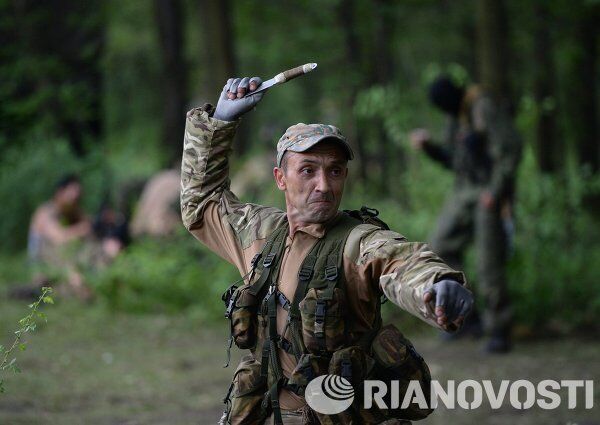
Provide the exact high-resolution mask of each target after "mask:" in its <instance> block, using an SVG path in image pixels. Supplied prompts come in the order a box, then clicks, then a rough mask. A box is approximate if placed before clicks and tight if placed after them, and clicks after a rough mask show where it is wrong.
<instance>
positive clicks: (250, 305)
mask: <svg viewBox="0 0 600 425" xmlns="http://www.w3.org/2000/svg"><path fill="white" fill-rule="evenodd" d="M250 288H251V286H250V285H243V286H240V287H239V288H237V289H236V290H235V292H234V293H233V296H232V309H231V312H230V318H229V320H230V321H231V336H232V337H233V341H234V342H235V345H236V346H238V347H239V348H241V349H246V348H252V347H254V346H255V345H256V332H257V326H258V323H257V314H256V311H257V309H258V299H257V297H256V296H255V295H253V294H252V293H251V292H250V291H249V290H250Z"/></svg>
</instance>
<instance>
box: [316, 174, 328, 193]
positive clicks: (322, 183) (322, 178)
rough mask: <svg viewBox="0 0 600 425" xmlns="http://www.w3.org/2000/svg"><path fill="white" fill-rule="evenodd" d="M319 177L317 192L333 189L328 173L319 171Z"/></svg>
mask: <svg viewBox="0 0 600 425" xmlns="http://www.w3.org/2000/svg"><path fill="white" fill-rule="evenodd" d="M317 178H318V181H317V186H316V187H315V190H316V191H317V192H322V193H328V192H329V191H331V184H330V183H329V179H328V178H327V174H325V173H319V175H318V177H317Z"/></svg>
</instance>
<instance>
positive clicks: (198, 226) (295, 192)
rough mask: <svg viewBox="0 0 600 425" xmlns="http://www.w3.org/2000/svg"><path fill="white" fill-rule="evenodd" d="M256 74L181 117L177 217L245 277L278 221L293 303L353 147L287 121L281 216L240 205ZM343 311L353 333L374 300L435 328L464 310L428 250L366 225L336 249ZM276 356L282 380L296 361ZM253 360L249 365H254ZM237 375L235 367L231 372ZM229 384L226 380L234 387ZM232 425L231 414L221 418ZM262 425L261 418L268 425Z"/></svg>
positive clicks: (285, 281) (289, 416)
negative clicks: (238, 156)
mask: <svg viewBox="0 0 600 425" xmlns="http://www.w3.org/2000/svg"><path fill="white" fill-rule="evenodd" d="M260 83H261V81H260V79H259V78H256V77H254V78H252V79H248V78H243V79H239V78H238V79H230V80H228V82H227V84H226V85H225V86H224V88H223V91H222V93H221V96H220V99H219V102H218V104H217V107H216V109H215V108H213V107H212V106H211V105H205V106H203V107H201V108H196V109H193V110H191V111H190V112H189V113H188V114H187V120H186V128H185V139H184V149H183V151H184V152H183V161H182V170H181V209H182V218H183V222H184V224H185V226H186V227H187V228H188V230H189V231H190V232H191V233H192V234H193V235H194V236H195V237H196V238H197V239H198V240H200V241H201V242H202V243H204V244H205V245H206V246H208V247H209V248H210V249H211V250H212V251H214V252H215V253H217V254H218V255H220V256H221V257H222V258H223V259H225V260H226V261H228V262H230V263H231V264H233V265H235V266H236V267H237V268H238V270H239V271H240V274H241V275H242V276H248V274H249V271H250V270H251V268H252V265H251V263H252V259H253V258H254V257H255V255H256V254H257V253H260V252H261V250H262V249H263V246H264V245H265V243H266V241H267V239H268V238H269V236H270V235H271V234H272V233H273V231H274V230H275V229H276V228H278V227H279V226H280V225H281V224H282V223H284V222H285V220H287V221H288V224H289V233H288V234H287V237H286V238H285V248H284V251H283V258H282V259H281V260H280V264H281V268H280V270H279V275H278V278H277V285H278V288H277V290H278V291H280V292H281V293H283V294H284V295H285V296H286V297H287V299H289V300H292V299H293V296H294V292H295V289H296V287H297V285H298V280H297V279H298V272H299V268H300V265H301V264H302V261H303V260H304V258H305V257H306V256H307V253H308V252H309V251H310V250H311V248H312V247H313V246H314V245H315V244H316V243H317V242H318V241H319V239H321V238H323V237H324V235H325V234H326V232H327V230H328V226H330V225H332V224H335V221H336V220H337V219H338V217H339V216H340V214H341V213H340V212H339V211H338V206H339V204H340V201H341V197H342V193H343V188H344V182H345V181H346V177H347V174H348V168H347V161H348V160H350V159H352V156H353V154H352V151H351V149H350V146H349V145H348V143H347V142H346V139H345V138H344V136H343V135H342V134H341V133H340V131H339V130H338V129H337V128H336V127H334V126H330V125H324V124H310V125H306V124H302V123H300V124H296V125H294V126H292V127H290V128H289V129H288V130H287V131H286V132H285V134H284V135H283V136H282V137H281V139H280V140H279V143H278V144H277V166H276V167H275V168H274V170H273V173H274V177H275V182H276V184H277V187H278V188H279V189H280V190H281V191H283V192H284V195H285V200H286V211H281V210H279V209H277V208H272V207H267V206H262V205H256V204H249V203H243V202H241V201H240V200H239V199H238V198H237V197H236V196H235V195H234V194H233V193H232V192H231V191H230V190H229V154H230V152H231V149H232V148H231V147H232V142H233V138H234V135H235V132H236V129H237V126H238V124H239V119H238V118H239V117H240V116H241V115H243V114H244V113H246V112H248V111H249V110H251V109H252V108H253V107H254V106H255V105H256V104H257V103H258V102H259V101H260V100H261V98H262V96H263V94H262V93H257V94H256V95H254V96H249V97H243V96H244V95H245V94H246V93H247V92H248V91H253V90H255V89H256V87H258V86H259V85H260ZM343 273H344V275H345V278H346V284H345V285H346V287H345V291H346V294H347V295H346V297H347V300H348V301H347V302H348V308H349V309H350V310H351V312H350V314H351V317H352V319H353V323H354V326H355V329H356V330H357V332H368V331H369V330H370V329H371V328H372V327H373V326H374V325H373V324H374V323H375V322H376V317H375V315H376V314H377V310H376V309H375V308H374V306H375V305H376V304H378V303H379V299H380V296H381V295H382V294H385V296H386V297H387V298H389V299H390V300H391V301H392V302H393V303H395V304H397V305H398V306H400V307H401V308H403V309H404V310H406V311H408V312H409V313H411V314H413V315H415V316H417V317H419V318H420V319H422V320H424V321H425V322H427V323H429V324H431V325H432V326H436V327H438V328H442V329H446V330H452V329H457V328H458V327H459V326H460V325H461V324H462V320H463V319H464V317H465V316H466V315H467V314H468V312H469V311H470V309H471V306H472V295H471V293H470V291H469V290H467V289H466V288H465V287H464V286H463V285H464V284H465V279H464V276H463V274H462V273H461V272H459V271H455V270H453V269H452V268H450V267H448V266H447V265H446V264H445V263H443V262H442V261H441V260H440V258H439V257H438V256H437V255H436V254H434V253H433V252H432V251H431V250H430V249H429V248H428V246H427V245H425V244H423V243H415V242H408V241H407V240H406V238H404V237H403V236H402V235H400V234H399V233H396V232H392V231H386V230H381V229H379V228H375V226H369V225H359V226H357V227H355V228H354V229H353V230H352V231H351V233H350V235H349V237H348V239H347V241H346V243H345V245H344V247H343ZM287 315H288V311H287V310H285V309H284V308H283V307H282V306H278V307H277V314H276V324H277V331H278V333H279V335H281V336H282V337H286V336H287V334H286V332H287V328H286V318H287ZM276 355H277V356H279V361H280V365H281V368H282V369H283V373H284V374H285V376H286V377H289V376H290V374H291V373H292V371H293V370H294V367H295V366H296V359H295V357H294V356H292V355H290V354H289V353H288V352H286V351H284V350H278V352H277V354H276ZM260 360H261V358H260V355H259V356H257V358H251V359H250V360H249V361H250V362H253V363H256V362H260ZM238 370H239V369H238ZM234 384H235V381H234ZM279 405H280V407H281V410H282V416H283V419H284V423H285V424H301V423H304V422H303V419H302V415H303V414H305V415H306V402H305V400H304V398H303V397H301V396H299V395H297V394H295V393H294V392H291V391H289V390H287V389H282V390H281V392H280V393H279ZM230 420H231V422H232V423H238V422H236V418H230ZM268 423H270V422H268Z"/></svg>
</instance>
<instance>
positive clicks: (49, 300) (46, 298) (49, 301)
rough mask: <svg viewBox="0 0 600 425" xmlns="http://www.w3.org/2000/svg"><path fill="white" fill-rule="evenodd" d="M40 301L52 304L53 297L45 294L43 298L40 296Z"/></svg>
mask: <svg viewBox="0 0 600 425" xmlns="http://www.w3.org/2000/svg"><path fill="white" fill-rule="evenodd" d="M42 301H43V302H44V303H45V304H54V299H53V298H52V297H49V296H45V297H44V298H42Z"/></svg>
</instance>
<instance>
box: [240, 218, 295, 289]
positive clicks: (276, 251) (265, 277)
mask: <svg viewBox="0 0 600 425" xmlns="http://www.w3.org/2000/svg"><path fill="white" fill-rule="evenodd" d="M287 233H288V223H287V221H286V222H285V225H283V226H280V227H278V228H277V229H275V231H274V232H273V233H272V234H271V236H269V239H268V240H267V243H266V244H265V246H264V247H263V249H262V251H261V253H260V255H259V257H257V258H256V261H255V262H256V267H257V271H258V272H259V273H260V277H259V278H258V280H257V281H256V282H255V283H254V284H252V287H251V288H250V289H249V292H250V293H251V294H252V295H254V296H257V295H258V294H259V293H260V292H261V291H262V289H263V288H264V287H265V285H266V284H267V283H268V282H269V280H270V277H271V275H272V272H273V270H274V269H275V268H278V265H279V263H280V261H281V258H278V256H279V255H280V254H281V251H282V248H283V246H284V244H285V237H286V235H287ZM261 258H262V261H260V260H261ZM265 269H266V270H265Z"/></svg>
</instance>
